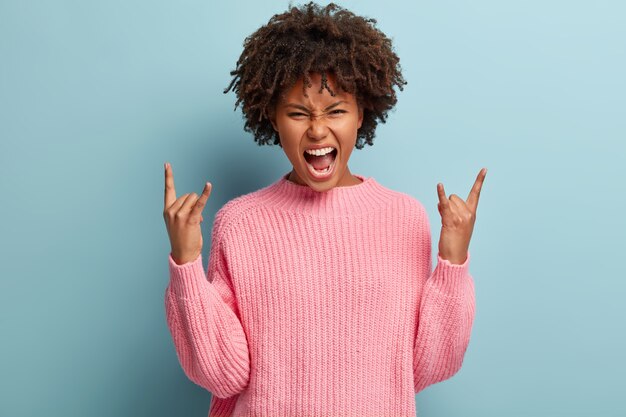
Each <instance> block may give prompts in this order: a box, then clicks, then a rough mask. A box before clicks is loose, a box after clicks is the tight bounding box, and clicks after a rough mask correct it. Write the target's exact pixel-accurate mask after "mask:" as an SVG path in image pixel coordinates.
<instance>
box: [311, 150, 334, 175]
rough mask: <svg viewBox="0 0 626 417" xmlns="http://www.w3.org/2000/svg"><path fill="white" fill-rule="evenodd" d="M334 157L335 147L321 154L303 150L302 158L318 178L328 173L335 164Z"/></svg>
mask: <svg viewBox="0 0 626 417" xmlns="http://www.w3.org/2000/svg"><path fill="white" fill-rule="evenodd" d="M336 157H337V149H333V150H332V151H331V152H329V153H327V154H325V155H321V156H316V155H311V154H308V153H306V152H304V159H305V160H306V163H307V165H308V168H309V170H310V171H311V173H312V174H313V175H315V176H316V177H318V178H320V176H324V175H330V173H331V171H332V169H333V168H334V166H335V160H336Z"/></svg>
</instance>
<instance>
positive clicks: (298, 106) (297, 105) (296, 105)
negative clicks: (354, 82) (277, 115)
mask: <svg viewBox="0 0 626 417" xmlns="http://www.w3.org/2000/svg"><path fill="white" fill-rule="evenodd" d="M341 103H347V102H346V101H344V100H340V101H338V102H336V103H333V104H331V105H330V106H328V107H326V108H325V109H324V111H328V110H330V109H332V108H334V107H337V106H338V105H340V104H341ZM285 107H295V108H296V109H300V110H306V111H310V110H309V109H308V108H306V107H305V106H302V105H300V104H295V103H287V104H285Z"/></svg>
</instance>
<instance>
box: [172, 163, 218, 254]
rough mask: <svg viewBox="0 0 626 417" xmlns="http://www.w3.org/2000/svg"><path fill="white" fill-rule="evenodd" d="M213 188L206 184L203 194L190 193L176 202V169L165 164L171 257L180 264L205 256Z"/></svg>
mask: <svg viewBox="0 0 626 417" xmlns="http://www.w3.org/2000/svg"><path fill="white" fill-rule="evenodd" d="M212 188H213V186H212V185H211V183H209V182H207V183H206V184H204V189H203V190H202V195H201V196H200V198H198V195H197V194H196V193H188V194H185V195H183V196H181V197H180V198H178V199H176V189H175V188H174V174H173V173H172V166H171V165H170V164H169V163H167V162H166V163H165V208H164V209H163V218H164V219H165V226H166V228H167V234H168V235H169V238H170V245H171V255H172V259H174V262H176V263H177V264H178V265H182V264H184V263H187V262H190V261H193V260H195V259H196V258H197V257H198V256H199V255H200V253H202V231H201V229H200V223H202V220H203V218H202V210H204V206H205V205H206V202H207V200H208V199H209V196H210V195H211V189H212Z"/></svg>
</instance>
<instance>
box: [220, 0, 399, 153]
mask: <svg viewBox="0 0 626 417" xmlns="http://www.w3.org/2000/svg"><path fill="white" fill-rule="evenodd" d="M288 7H289V10H288V11H286V12H284V13H282V14H276V15H274V16H272V18H271V19H270V20H269V22H268V23H267V24H266V25H264V26H262V27H260V28H259V29H258V30H257V31H255V32H254V33H253V34H251V35H250V36H248V37H247V38H246V39H245V41H244V43H243V46H244V49H243V52H242V53H241V56H240V57H239V59H238V61H237V66H236V69H235V70H233V71H231V72H230V75H232V76H234V77H233V79H232V81H231V82H230V85H229V86H228V87H227V88H226V89H225V90H224V94H226V93H227V92H228V91H229V90H231V89H232V90H233V91H234V92H235V93H236V95H237V102H236V103H235V110H236V109H237V107H238V106H239V104H240V103H243V106H242V111H243V114H244V118H245V121H246V122H245V126H244V130H245V131H246V132H252V133H253V134H254V140H255V141H256V142H258V144H259V145H267V144H274V145H279V146H281V147H282V145H281V144H280V138H279V136H278V132H276V131H275V130H274V128H273V126H272V124H271V122H270V117H272V116H273V114H274V109H275V107H276V103H277V102H278V99H279V95H280V93H281V92H282V91H284V90H286V89H289V88H291V87H292V86H293V85H294V84H295V83H296V81H297V80H298V79H299V78H301V77H304V83H303V90H304V94H305V97H306V89H305V88H306V86H308V87H311V85H312V84H311V78H310V76H309V73H310V72H315V73H321V74H322V89H320V93H321V92H322V91H323V89H324V88H326V89H327V90H328V92H329V93H330V94H331V95H333V96H334V95H335V93H334V91H332V90H331V89H330V87H329V86H328V84H327V83H326V73H327V72H331V73H333V75H335V79H336V80H337V81H336V82H337V85H338V87H339V88H341V89H342V90H344V91H346V92H348V93H351V94H355V97H356V100H357V103H358V105H359V107H360V108H361V109H363V123H362V125H361V128H360V129H359V130H358V133H357V141H356V145H355V146H356V148H357V149H362V148H363V147H364V146H365V144H368V145H370V146H371V145H373V139H374V136H375V130H376V126H377V125H378V122H379V121H380V122H381V123H385V121H386V119H387V112H388V111H389V110H391V109H392V108H393V107H394V106H395V104H396V102H397V98H396V93H395V91H394V89H393V86H394V85H397V86H398V88H399V89H400V90H403V86H404V85H406V84H407V82H406V81H405V80H404V78H403V77H402V72H401V67H400V58H399V57H398V56H397V55H396V54H395V52H394V50H393V47H392V43H391V40H390V39H389V38H387V36H386V35H385V34H384V33H382V32H381V31H380V30H378V29H377V28H376V27H375V23H376V20H375V19H368V18H364V17H361V16H356V15H355V14H354V13H352V12H350V11H349V10H346V9H344V8H342V7H340V6H338V5H336V4H334V3H330V4H328V5H327V6H326V7H324V8H321V7H320V6H319V5H317V4H315V3H314V2H309V3H308V4H305V5H303V6H301V7H300V8H297V7H292V5H291V3H290V4H289V6H288ZM272 139H273V142H272Z"/></svg>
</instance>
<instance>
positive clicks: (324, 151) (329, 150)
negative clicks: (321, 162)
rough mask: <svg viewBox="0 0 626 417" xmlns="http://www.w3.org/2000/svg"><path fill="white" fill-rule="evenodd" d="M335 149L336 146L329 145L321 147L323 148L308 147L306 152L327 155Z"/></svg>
mask: <svg viewBox="0 0 626 417" xmlns="http://www.w3.org/2000/svg"><path fill="white" fill-rule="evenodd" d="M334 149H335V148H333V147H330V146H329V147H328V148H321V149H307V150H306V151H304V152H306V153H308V154H310V155H316V156H322V155H326V154H327V153H330V152H332V151H333V150H334Z"/></svg>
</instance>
